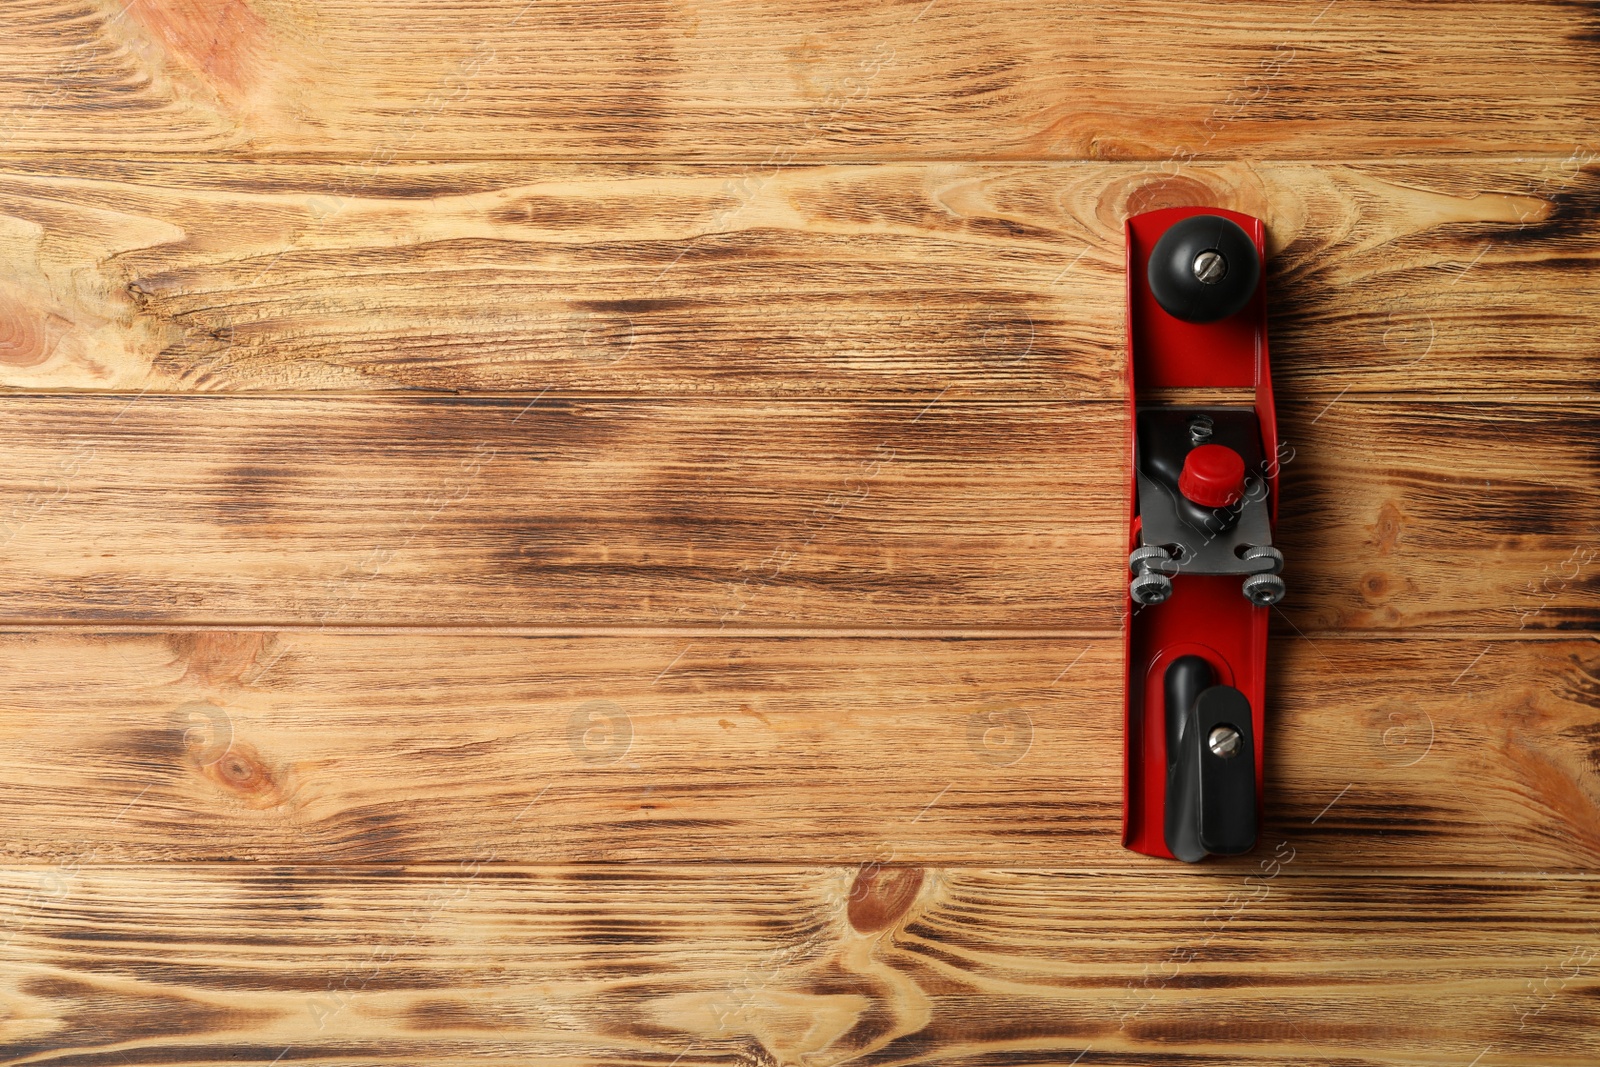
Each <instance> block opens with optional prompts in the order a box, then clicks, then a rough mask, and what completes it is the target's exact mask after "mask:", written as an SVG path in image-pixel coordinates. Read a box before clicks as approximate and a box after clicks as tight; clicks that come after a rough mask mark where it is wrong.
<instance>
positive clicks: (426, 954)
mask: <svg viewBox="0 0 1600 1067" xmlns="http://www.w3.org/2000/svg"><path fill="white" fill-rule="evenodd" d="M1305 852H1306V850H1304V849H1301V848H1298V847H1297V846H1296V845H1293V844H1289V843H1286V842H1279V843H1277V844H1276V845H1275V847H1274V851H1273V852H1272V854H1270V855H1265V856H1263V858H1262V859H1261V861H1260V863H1259V864H1257V865H1256V866H1253V867H1252V868H1250V869H1249V871H1228V872H1215V871H1186V872H1182V873H1183V875H1184V876H1183V877H1176V878H1175V877H1169V876H1168V875H1167V873H1165V872H1163V873H1161V874H1153V873H1140V874H1126V873H1125V874H1122V875H1119V876H1117V877H1115V878H1107V877H1105V876H1104V874H1097V873H1095V872H1090V871H1037V870H1030V871H1009V870H954V871H942V870H928V871H923V870H920V869H915V868H912V869H905V868H867V869H863V870H860V871H858V870H855V869H848V868H847V869H820V870H797V869H794V868H787V867H785V868H757V869H738V868H720V869H717V868H713V869H709V870H708V869H706V868H704V867H697V868H689V869H685V868H664V869H663V868H643V869H632V870H622V869H618V868H610V869H583V868H577V869H574V868H564V869H557V870H548V869H540V868H535V869H528V868H519V869H511V870H506V869H495V868H486V867H472V868H469V869H466V870H448V871H442V872H435V871H425V870H408V869H404V868H388V869H383V868H378V869H374V868H359V869H345V868H309V869H308V868H288V867H280V868H273V869H269V870H241V869H239V868H236V867H210V868H166V869H159V868H143V869H138V868H135V869H127V868H96V867H83V868H74V869H61V870H57V869H44V870H39V869H33V870H14V869H13V870H6V871H4V872H0V910H3V911H4V913H5V914H6V916H7V919H8V922H7V927H6V934H7V937H8V943H7V952H8V953H9V954H10V955H11V957H12V959H13V960H14V963H13V964H12V966H11V967H9V968H8V969H7V970H6V972H5V973H4V975H3V976H0V992H3V995H4V997H5V1000H6V1002H7V1004H8V1007H9V1009H10V1010H9V1012H8V1018H7V1019H6V1020H5V1023H4V1026H3V1029H0V1053H3V1054H4V1055H5V1056H6V1058H7V1061H8V1062H14V1063H45V1064H68V1063H99V1062H107V1061H109V1062H120V1061H121V1060H124V1059H125V1060H126V1061H127V1062H129V1063H140V1064H151V1065H167V1064H184V1063H195V1062H208V1063H210V1062H217V1063H226V1062H261V1063H265V1062H270V1061H271V1060H272V1059H273V1058H274V1057H275V1056H276V1057H281V1058H282V1059H283V1060H284V1061H289V1060H290V1058H291V1057H292V1058H293V1059H296V1060H315V1061H316V1062H324V1063H332V1064H356V1063H368V1064H371V1063H419V1062H426V1063H468V1062H476V1061H481V1060H483V1059H485V1058H505V1059H513V1060H515V1061H517V1062H525V1063H538V1064H577V1063H583V1064H588V1063H629V1064H652V1065H658V1067H665V1065H666V1064H669V1063H673V1062H676V1063H679V1064H695V1065H712V1064H719V1065H726V1064H749V1063H755V1064H802V1063H803V1064H826V1065H832V1064H847V1063H901V1064H936V1063H937V1064H946V1063H952V1062H956V1063H963V1064H967V1063H970V1064H985V1065H1002V1064H1005V1065H1026V1067H1032V1065H1039V1067H1044V1065H1049V1064H1060V1063H1066V1062H1072V1060H1073V1058H1074V1057H1078V1062H1079V1063H1082V1064H1086V1065H1091V1067H1092V1065H1095V1064H1132V1063H1139V1064H1159V1065H1180V1064H1194V1063H1207V1062H1226V1063H1230V1064H1241V1065H1256V1064H1260V1065H1266V1064H1284V1063H1288V1062H1294V1063H1306V1064H1317V1065H1325V1067H1335V1065H1337V1067H1351V1065H1358V1067H1377V1065H1379V1064H1393V1063H1406V1064H1418V1065H1438V1067H1459V1065H1461V1064H1465V1063H1468V1062H1470V1061H1471V1060H1472V1058H1473V1057H1474V1056H1478V1057H1480V1058H1481V1060H1482V1062H1486V1063H1493V1064H1497V1065H1507V1064H1526V1065H1529V1067H1583V1065H1586V1064H1590V1063H1593V1062H1594V1060H1595V1057H1596V1056H1600V1014H1597V1008H1596V1003H1595V1001H1596V994H1597V993H1600V982H1597V980H1596V976H1595V971H1596V967H1595V963H1596V958H1597V956H1600V944H1597V943H1596V929H1595V924H1594V917H1595V915H1596V913H1597V909H1600V886H1597V883H1596V882H1595V881H1593V880H1592V879H1575V878H1555V877H1550V878H1546V879H1543V880H1540V881H1536V882H1530V881H1526V880H1519V879H1496V878H1492V877H1484V876H1476V875H1459V876H1439V877H1430V878H1426V879H1410V878H1405V879H1397V878H1393V877H1386V876H1381V875H1367V876H1359V877H1321V878H1315V879H1313V878H1307V877H1304V876H1303V875H1302V874H1300V872H1299V871H1298V867H1299V865H1300V864H1301V863H1302V862H1304V857H1305ZM1486 1049H1487V1050H1489V1051H1488V1053H1487V1054H1486V1053H1485V1050H1486ZM1491 1057H1492V1058H1491Z"/></svg>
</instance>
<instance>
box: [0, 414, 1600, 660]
mask: <svg viewBox="0 0 1600 1067" xmlns="http://www.w3.org/2000/svg"><path fill="white" fill-rule="evenodd" d="M7 416H8V417H7V420H6V422H5V424H4V425H3V427H0V442H3V446H4V449H5V451H6V454H7V456H8V462H7V465H6V466H5V467H4V469H0V502H4V503H5V504H6V506H7V511H6V512H5V514H4V516H3V518H4V520H5V521H4V524H3V525H0V548H3V556H0V558H3V559H4V561H5V564H6V567H7V571H8V580H7V581H6V582H5V583H3V587H0V618H3V619H4V620H6V621H9V622H10V623H12V624H34V623H52V622H92V623H106V622H124V621H125V622H162V623H173V622H180V623H196V624H207V625H212V624H216V625H239V624H248V625H254V624H260V623H285V624H299V625H313V626H351V625H360V624H364V623H365V624H384V625H434V626H440V625H507V626H531V627H541V628H557V629H561V630H563V631H564V632H577V631H581V630H585V629H591V628H594V627H605V626H631V627H656V628H659V627H668V626H677V627H690V628H698V629H701V630H706V629H714V630H719V631H721V630H730V629H748V628H753V627H764V628H774V627H776V628H782V629H787V630H789V631H792V632H806V631H811V630H815V629H818V628H830V627H831V628H840V627H843V628H849V629H855V630H862V629H869V630H873V629H875V630H892V629H894V628H898V627H907V626H910V627H917V628H922V629H931V630H938V631H942V632H960V631H962V630H963V628H977V629H985V628H988V629H1001V630H1033V631H1039V630H1052V631H1096V632H1102V633H1111V632H1115V631H1117V630H1118V628H1119V626H1120V617H1121V612H1122V610H1123V596H1124V588H1125V587H1124V584H1123V583H1124V582H1125V581H1126V576H1125V570H1126V557H1125V555H1124V554H1123V553H1124V551H1125V548H1124V545H1125V542H1124V540H1123V539H1124V537H1125V531H1124V529H1123V524H1122V516H1123V514H1124V511H1125V502H1124V495H1123V494H1124V493H1125V491H1126V490H1125V485H1124V477H1125V476H1124V474H1123V462H1124V461H1123V458H1122V449H1123V447H1124V442H1125V439H1126V438H1125V433H1126V428H1125V425H1124V421H1125V417H1126V416H1125V412H1124V410H1123V409H1122V407H1121V405H1118V404H1109V403H1106V404H1087V405H1084V404H1080V405H1048V404H1020V403H1008V404H990V403H983V402H972V403H964V402H959V401H955V400H950V399H947V398H942V397H940V396H939V395H938V394H931V395H928V396H925V397H920V398H917V400H915V401H914V402H911V403H889V402H871V403H868V402H857V403H849V404H839V403H831V404H824V403H817V404H802V403H793V402H791V403H777V402H772V403H766V404H758V403H742V404H708V403H701V402H693V401H682V402H666V401H659V402H626V401H620V400H550V399H544V400H541V399H539V398H538V397H536V396H535V397H530V398H526V399H525V398H523V397H510V398H506V397H477V398H452V397H426V398H420V397H413V398H406V397H365V398H346V397H299V398H283V397H279V398H251V397H208V396H190V397H166V396H144V397H139V396H133V397H102V396H77V397H17V398H14V399H13V400H11V401H9V402H8V404H7ZM1595 421H1596V417H1595V412H1594V409H1593V407H1592V406H1580V405H1565V406H1512V405H1499V406H1497V407H1495V408H1494V409H1492V410H1486V409H1484V408H1482V407H1479V406H1473V405H1468V404H1436V405H1431V406H1421V405H1412V404H1393V405H1388V404H1372V403H1369V402H1355V401H1351V400H1346V399H1340V400H1337V401H1336V402H1332V403H1321V402H1318V403H1317V404H1316V405H1315V406H1314V407H1298V406H1291V407H1289V408H1288V409H1287V410H1286V412H1285V414H1284V416H1283V419H1282V427H1281V433H1280V436H1281V437H1282V438H1283V439H1284V440H1285V441H1286V442H1288V445H1289V447H1290V448H1292V449H1293V450H1294V451H1293V454H1292V456H1288V455H1286V460H1287V462H1286V463H1285V464H1284V476H1285V479H1286V482H1285V488H1284V501H1285V504H1284V514H1283V516H1282V521H1281V523H1280V530H1279V537H1278V541H1279V542H1280V543H1281V544H1282V545H1283V546H1284V550H1285V552H1286V554H1287V555H1288V558H1289V561H1290V565H1289V571H1288V578H1289V581H1290V583H1291V589H1292V593H1291V595H1290V599H1289V600H1288V601H1287V602H1286V603H1285V607H1284V611H1285V612H1286V613H1287V614H1286V615H1285V616H1284V618H1285V619H1286V620H1287V621H1286V622H1285V623H1284V625H1285V626H1286V627H1288V626H1298V627H1299V628H1300V629H1302V630H1306V631H1323V630H1330V629H1350V628H1356V629H1394V630H1404V629H1408V628H1413V627H1418V626H1427V627H1433V628H1437V629H1458V630H1465V631H1469V632H1476V631H1482V630H1499V631H1502V632H1507V631H1522V630H1535V631H1537V630H1548V629H1584V628H1592V627H1593V626H1594V625H1595V620H1596V618H1597V617H1600V598H1597V597H1596V589H1597V585H1596V574H1597V570H1596V563H1595V557H1596V547H1597V546H1596V544H1595V530H1596V522H1597V519H1600V478H1597V477H1596V464H1597V457H1596V453H1595V451H1594V449H1593V448H1592V447H1591V446H1590V442H1591V441H1592V440H1593V435H1594V428H1595Z"/></svg>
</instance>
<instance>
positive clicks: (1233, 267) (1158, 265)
mask: <svg viewBox="0 0 1600 1067" xmlns="http://www.w3.org/2000/svg"><path fill="white" fill-rule="evenodd" d="M1149 278H1150V294H1151V295H1152V296H1154V297H1155V298H1156V303H1158V304H1160V305H1161V309H1162V310H1163V311H1165V312H1166V313H1167V314H1168V315H1171V316H1172V317H1173V318H1175V319H1182V320H1183V321H1185V322H1216V321H1217V320H1218V319H1225V318H1227V317H1228V316H1229V315H1232V314H1235V313H1236V312H1238V311H1239V309H1241V308H1243V307H1244V306H1245V305H1246V304H1248V303H1249V302H1250V298H1251V297H1252V296H1253V295H1255V291H1256V285H1257V284H1258V283H1259V282H1260V281H1261V257H1260V256H1259V255H1258V254H1257V253H1256V243H1255V242H1254V241H1252V240H1250V235H1249V234H1247V233H1245V232H1244V230H1243V229H1242V228H1240V226H1239V224H1238V223H1236V222H1232V221H1230V220H1228V219H1225V218H1222V217H1221V216H1219V215H1191V216H1190V217H1189V218H1186V219H1184V220H1183V221H1181V222H1175V223H1173V224H1172V225H1171V226H1170V227H1168V228H1167V232H1166V233H1164V234H1162V235H1161V240H1159V241H1157V242H1156V247H1155V249H1154V250H1153V251H1152V252H1151V253H1150V271H1149Z"/></svg>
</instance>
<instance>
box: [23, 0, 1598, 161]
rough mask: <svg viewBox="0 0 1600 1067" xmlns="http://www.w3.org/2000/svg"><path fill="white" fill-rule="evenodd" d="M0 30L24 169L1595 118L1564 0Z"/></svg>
mask: <svg viewBox="0 0 1600 1067" xmlns="http://www.w3.org/2000/svg"><path fill="white" fill-rule="evenodd" d="M7 29H8V33H7V35H6V39H5V41H4V44H3V47H0V69H4V70H6V71H7V72H8V76H7V78H6V80H5V82H4V83H3V85H0V149H3V150H4V151H7V152H10V153H13V154H16V153H23V152H63V151H65V152H82V151H92V152H101V153H112V154H118V155H128V154H138V153H142V154H151V153H165V154H173V153H196V152H212V153H215V152H231V153H235V154H238V155H250V156H264V155H274V154H279V155H281V154H305V153H331V154H337V155H339V156H342V157H345V158H354V159H372V160H374V161H377V162H380V163H381V162H383V161H385V160H388V159H390V158H405V157H412V158H416V157H421V158H445V157H455V158H464V157H472V156H480V157H481V156H523V157H540V158H572V157H584V158H611V159H661V158H709V159H738V160H744V161H748V162H749V163H751V164H753V165H756V166H757V167H761V168H767V167H772V166H776V165H780V164H781V163H783V162H785V161H788V160H791V159H802V160H805V159H851V158H855V159H860V158H866V159H874V160H876V159H885V158H905V157H920V158H950V157H964V158H1016V157H1025V158H1088V159H1104V158H1112V159H1120V158H1147V159H1158V160H1161V159H1175V160H1183V159H1187V158H1194V157H1197V156H1198V157H1203V158H1219V157H1223V158H1225V157H1236V156H1250V157H1278V158H1285V157H1290V158H1294V157H1299V158H1334V159H1345V158H1358V157H1365V158H1385V157H1390V156H1394V155H1407V154H1409V155H1420V154H1467V153H1503V154H1515V153H1528V152H1547V153H1548V152H1556V153H1560V154H1565V153H1566V152H1568V151H1569V150H1572V149H1573V147H1574V145H1580V146H1589V147H1592V142H1593V139H1594V136H1595V124H1594V114H1595V112H1596V109H1597V107H1600V95H1597V93H1596V89H1595V84H1596V81H1595V73H1596V59H1595V53H1594V49H1593V45H1592V41H1593V34H1594V26H1593V20H1592V16H1591V15H1590V13H1589V12H1588V10H1587V9H1586V8H1585V7H1584V6H1582V5H1575V4H1566V3H1557V2H1540V3H1526V2H1511V0H1498V2H1482V3H1464V2H1457V3H1409V4H1404V5H1389V6H1386V7H1384V8H1382V9H1373V8H1372V7H1370V6H1368V5H1361V4H1350V3H1337V2H1334V3H1329V2H1328V0H1295V2H1289V3H1284V2H1273V3H1269V2H1265V0H1254V2H1251V3H1239V4H1230V5H1229V6H1228V8H1227V9H1226V10H1225V11H1220V10H1218V9H1217V8H1216V7H1215V6H1213V5H1208V4H1202V3H1199V2H1195V0H1190V2H1173V0H1160V2H1155V0H1124V2H1120V3H1117V4H1114V5H1107V6H1093V7H1091V6H1088V5H1065V4H1056V5H1046V4H1032V5H1028V6H1026V7H1025V8H1019V7H1018V6H1017V5H1015V4H1007V3H1004V2H1003V0H979V2H974V3H964V4H950V3H929V2H928V0H914V2H909V3H893V4H872V5H862V4H840V3H832V2H809V3H803V4H792V3H791V4H782V5H779V4H757V5H749V4H731V3H727V4H722V3H719V4H697V5H694V6H692V7H686V8H674V7H668V6H663V5H660V4H653V3H647V2H644V0H627V2H625V3H618V4H616V5H613V7H612V8H610V9H609V10H608V13H607V16H606V17H605V18H603V19H596V18H595V17H594V14H593V11H592V9H591V8H589V7H588V6H586V5H583V4H578V3H573V2H570V0H549V2H539V3H529V2H528V0H481V2H477V3H472V4H444V3H439V2H438V0H382V2H372V0H332V2H328V3H319V4H316V5H310V4H304V3H292V2H284V0H254V2H250V0H230V2H228V3H222V4H194V3H189V2H186V0H136V2H133V3H128V2H126V0H88V2H86V3H85V2H75V0H31V2H29V3H26V4H24V5H22V6H21V10H19V11H17V12H15V13H14V14H13V16H12V18H11V19H9V20H8V24H7ZM1486 41H1492V42H1494V47H1493V48H1485V47H1484V42H1486Z"/></svg>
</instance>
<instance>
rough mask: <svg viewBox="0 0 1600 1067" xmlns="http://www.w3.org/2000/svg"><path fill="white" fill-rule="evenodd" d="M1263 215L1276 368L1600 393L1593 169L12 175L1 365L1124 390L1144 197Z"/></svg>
mask: <svg viewBox="0 0 1600 1067" xmlns="http://www.w3.org/2000/svg"><path fill="white" fill-rule="evenodd" d="M1179 204H1220V205H1223V206H1227V207H1232V208H1235V209H1238V210H1241V211H1245V212H1248V213H1250V214H1254V215H1257V216H1260V217H1262V218H1264V219H1265V220H1266V221H1267V225H1268V229H1269V233H1270V235H1271V240H1272V245H1273V247H1272V250H1271V259H1270V264H1271V268H1272V272H1271V274H1270V276H1269V278H1268V285H1269V288H1270V290H1271V292H1272V303H1271V306H1272V308H1273V319H1272V322H1271V337H1272V345H1273V360H1274V364H1275V375H1276V380H1277V384H1278V388H1279V390H1280V392H1282V393H1283V394H1284V395H1286V396H1297V395H1298V396H1322V397H1326V398H1328V399H1332V398H1333V397H1334V396H1337V395H1349V396H1361V395H1372V396H1381V397H1384V398H1387V399H1419V400H1430V399H1436V398H1437V397H1439V396H1451V395H1456V396H1459V395H1463V394H1465V395H1468V396H1471V397H1474V398H1478V397H1487V396H1491V395H1494V396H1538V397H1542V398H1547V399H1551V400H1560V399H1592V398H1593V396H1594V395H1595V383H1596V381H1597V380H1600V353H1597V349H1596V347H1595V344H1594V341H1593V338H1594V337H1595V336H1596V334H1597V333H1600V311H1597V309H1600V281H1597V279H1600V271H1597V270H1596V267H1595V265H1596V252H1595V248H1596V242H1597V240H1600V226H1597V224H1596V222H1595V219H1596V217H1597V210H1596V209H1597V204H1600V170H1597V169H1596V168H1594V167H1582V166H1579V165H1578V164H1577V163H1576V162H1575V161H1572V160H1555V159H1551V160H1543V161H1533V162H1524V163H1510V162H1507V163H1493V164H1488V163H1466V162H1463V163H1452V164H1442V163H1428V164H1413V165H1403V166H1401V165H1379V164H1368V165H1363V166H1360V167H1354V166H1306V165H1286V164H1280V165H1268V164H1256V165H1253V166H1252V165H1245V164H1227V165H1219V166H1207V167H1198V166H1187V167H1184V168H1183V169H1182V172H1181V173H1174V172H1169V171H1168V170H1167V169H1165V168H1162V167H1157V166H1149V165H1134V164H1130V165H1109V164H1092V165H1089V164H1054V165H1027V166H1002V165H992V164H991V165H975V164H950V165H926V164H923V165H892V166H890V165H885V166H850V167H790V168H785V169H783V170H781V171H778V172H775V173H773V174H771V175H768V176H763V177H761V178H760V179H758V180H757V179H751V178H750V177H749V176H748V175H744V174H742V173H741V172H740V171H738V170H737V169H731V168H727V167H720V168H719V167H685V166H681V165H679V166H654V167H643V166H637V165H635V166H607V167H601V166H596V165H581V166H580V165H573V166H564V167H557V166H542V167H541V166H533V165H529V164H472V165H468V164H435V165H420V164H418V165H396V166H391V167H385V168H382V169H381V170H377V171H369V170H366V169H363V168H361V167H358V166H355V165H351V164H346V165H336V164H326V165H322V164H299V165H275V166H265V165H220V164H198V163H197V164H189V165H182V166H179V165H154V164H150V165H145V164H137V165H136V164H131V163H125V162H106V163H95V162H93V161H91V160H86V159H83V158H81V157H74V158H72V159H69V160H65V161H60V162H54V163H51V164H42V163H41V164H39V165H38V166H37V167H35V168H34V169H30V170H27V171H21V170H12V171H10V172H7V173H3V174H0V212H3V213H4V215H3V216H0V223H3V226H0V266H3V267H4V272H3V281H0V385H4V386H8V387H11V388H14V389H19V390H33V391H40V390H43V391H64V390H120V391H127V392H139V391H153V392H192V391H256V392H285V391H288V392H303V391H337V392H374V391H397V390H419V389H420V390H433V391H466V392H516V391H527V392H530V393H537V392H539V391H541V390H549V391H550V393H551V395H582V396H594V395H611V396H627V397H634V398H639V397H690V396H694V397H708V398H710V397H744V398H761V399H819V398H832V397H838V398H845V397H852V398H854V397H866V398H903V397H907V396H931V395H933V394H935V393H939V392H940V391H941V390H945V389H949V390H951V391H952V395H953V396H956V397H963V396H964V397H967V398H982V399H993V400H1002V399H1026V400H1050V401H1068V400H1085V399H1110V398H1116V397H1118V396H1120V395H1121V390H1122V388H1123V386H1122V367H1123V364H1124V363H1125V362H1126V355H1125V352H1124V348H1123V319H1124V309H1123V299H1124V296H1123V287H1124V279H1123V251H1122V241H1123V238H1122V222H1123V219H1124V217H1125V216H1126V215H1128V214H1129V213H1133V212H1138V211H1143V210H1148V209H1151V208H1156V207H1162V206H1171V205H1179Z"/></svg>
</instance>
